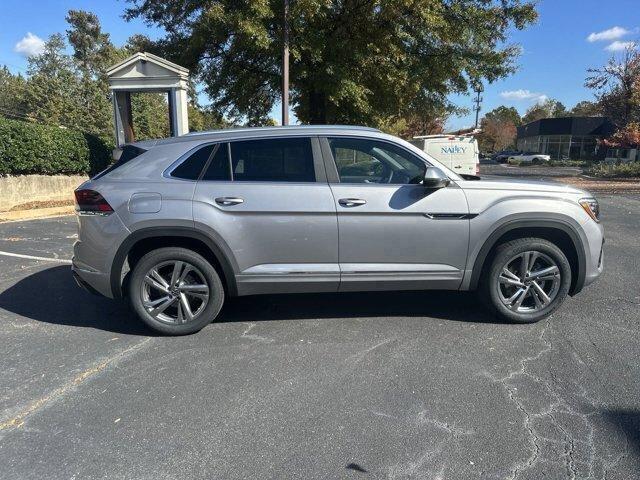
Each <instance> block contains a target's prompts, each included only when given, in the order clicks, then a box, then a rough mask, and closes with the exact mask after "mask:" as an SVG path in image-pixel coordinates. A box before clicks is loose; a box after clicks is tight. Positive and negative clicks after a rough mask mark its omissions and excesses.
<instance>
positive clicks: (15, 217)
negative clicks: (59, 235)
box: [0, 205, 75, 223]
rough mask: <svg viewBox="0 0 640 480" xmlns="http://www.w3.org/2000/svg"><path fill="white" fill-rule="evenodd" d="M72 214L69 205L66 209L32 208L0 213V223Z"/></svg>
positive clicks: (73, 209) (72, 211) (73, 211)
mask: <svg viewBox="0 0 640 480" xmlns="http://www.w3.org/2000/svg"><path fill="white" fill-rule="evenodd" d="M74 213H75V207H73V206H71V205H69V206H66V207H49V208H34V209H32V210H16V211H8V212H0V223H5V222H18V221H20V220H35V219H38V218H47V217H62V216H65V215H73V214H74Z"/></svg>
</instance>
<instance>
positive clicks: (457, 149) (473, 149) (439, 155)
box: [410, 134, 480, 175]
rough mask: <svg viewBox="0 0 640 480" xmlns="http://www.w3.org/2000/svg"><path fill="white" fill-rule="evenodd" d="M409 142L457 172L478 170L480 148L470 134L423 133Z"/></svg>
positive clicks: (476, 171) (471, 172)
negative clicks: (423, 134)
mask: <svg viewBox="0 0 640 480" xmlns="http://www.w3.org/2000/svg"><path fill="white" fill-rule="evenodd" d="M410 143H411V144H412V145H415V146H416V147H418V148H419V149H420V150H422V151H423V152H425V153H427V154H428V155H430V156H431V157H433V158H435V159H436V160H438V162H440V163H441V164H443V165H445V166H446V167H448V168H450V169H451V170H453V171H454V172H456V173H458V174H466V175H477V174H478V173H479V172H480V150H479V148H478V141H477V140H476V139H475V138H474V137H473V136H472V135H447V134H439V135H425V136H419V137H413V140H411V141H410Z"/></svg>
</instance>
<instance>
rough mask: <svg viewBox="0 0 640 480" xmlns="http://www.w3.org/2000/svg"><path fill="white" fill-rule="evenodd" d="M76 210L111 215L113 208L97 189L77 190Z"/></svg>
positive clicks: (84, 212)
mask: <svg viewBox="0 0 640 480" xmlns="http://www.w3.org/2000/svg"><path fill="white" fill-rule="evenodd" d="M74 193H75V196H76V211H77V212H78V213H80V214H84V215H109V214H111V213H113V208H111V205H109V202H107V201H106V200H105V199H104V197H103V196H102V195H100V194H99V193H98V192H96V191H95V190H76V191H75V192H74Z"/></svg>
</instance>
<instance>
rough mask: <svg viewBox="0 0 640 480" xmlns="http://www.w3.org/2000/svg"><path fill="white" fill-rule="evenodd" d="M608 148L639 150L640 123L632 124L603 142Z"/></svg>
mask: <svg viewBox="0 0 640 480" xmlns="http://www.w3.org/2000/svg"><path fill="white" fill-rule="evenodd" d="M603 143H604V144H605V145H606V146H608V147H614V148H638V147H640V123H638V122H630V123H628V124H627V125H626V126H625V127H623V128H621V129H619V130H618V131H616V132H615V133H614V134H613V135H611V136H610V137H609V138H607V139H605V140H604V142H603Z"/></svg>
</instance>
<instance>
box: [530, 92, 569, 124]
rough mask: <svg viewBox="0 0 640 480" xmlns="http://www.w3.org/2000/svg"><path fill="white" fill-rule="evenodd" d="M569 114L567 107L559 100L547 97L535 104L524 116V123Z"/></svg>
mask: <svg viewBox="0 0 640 480" xmlns="http://www.w3.org/2000/svg"><path fill="white" fill-rule="evenodd" d="M568 115H569V112H568V111H567V108H566V107H565V106H564V105H563V104H562V103H561V102H559V101H558V100H554V99H553V98H547V99H546V100H545V101H544V102H541V103H536V104H535V105H533V106H532V107H531V108H529V110H527V112H526V113H525V114H524V116H523V117H522V123H530V122H534V121H536V120H540V119H542V118H558V117H566V116H568Z"/></svg>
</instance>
